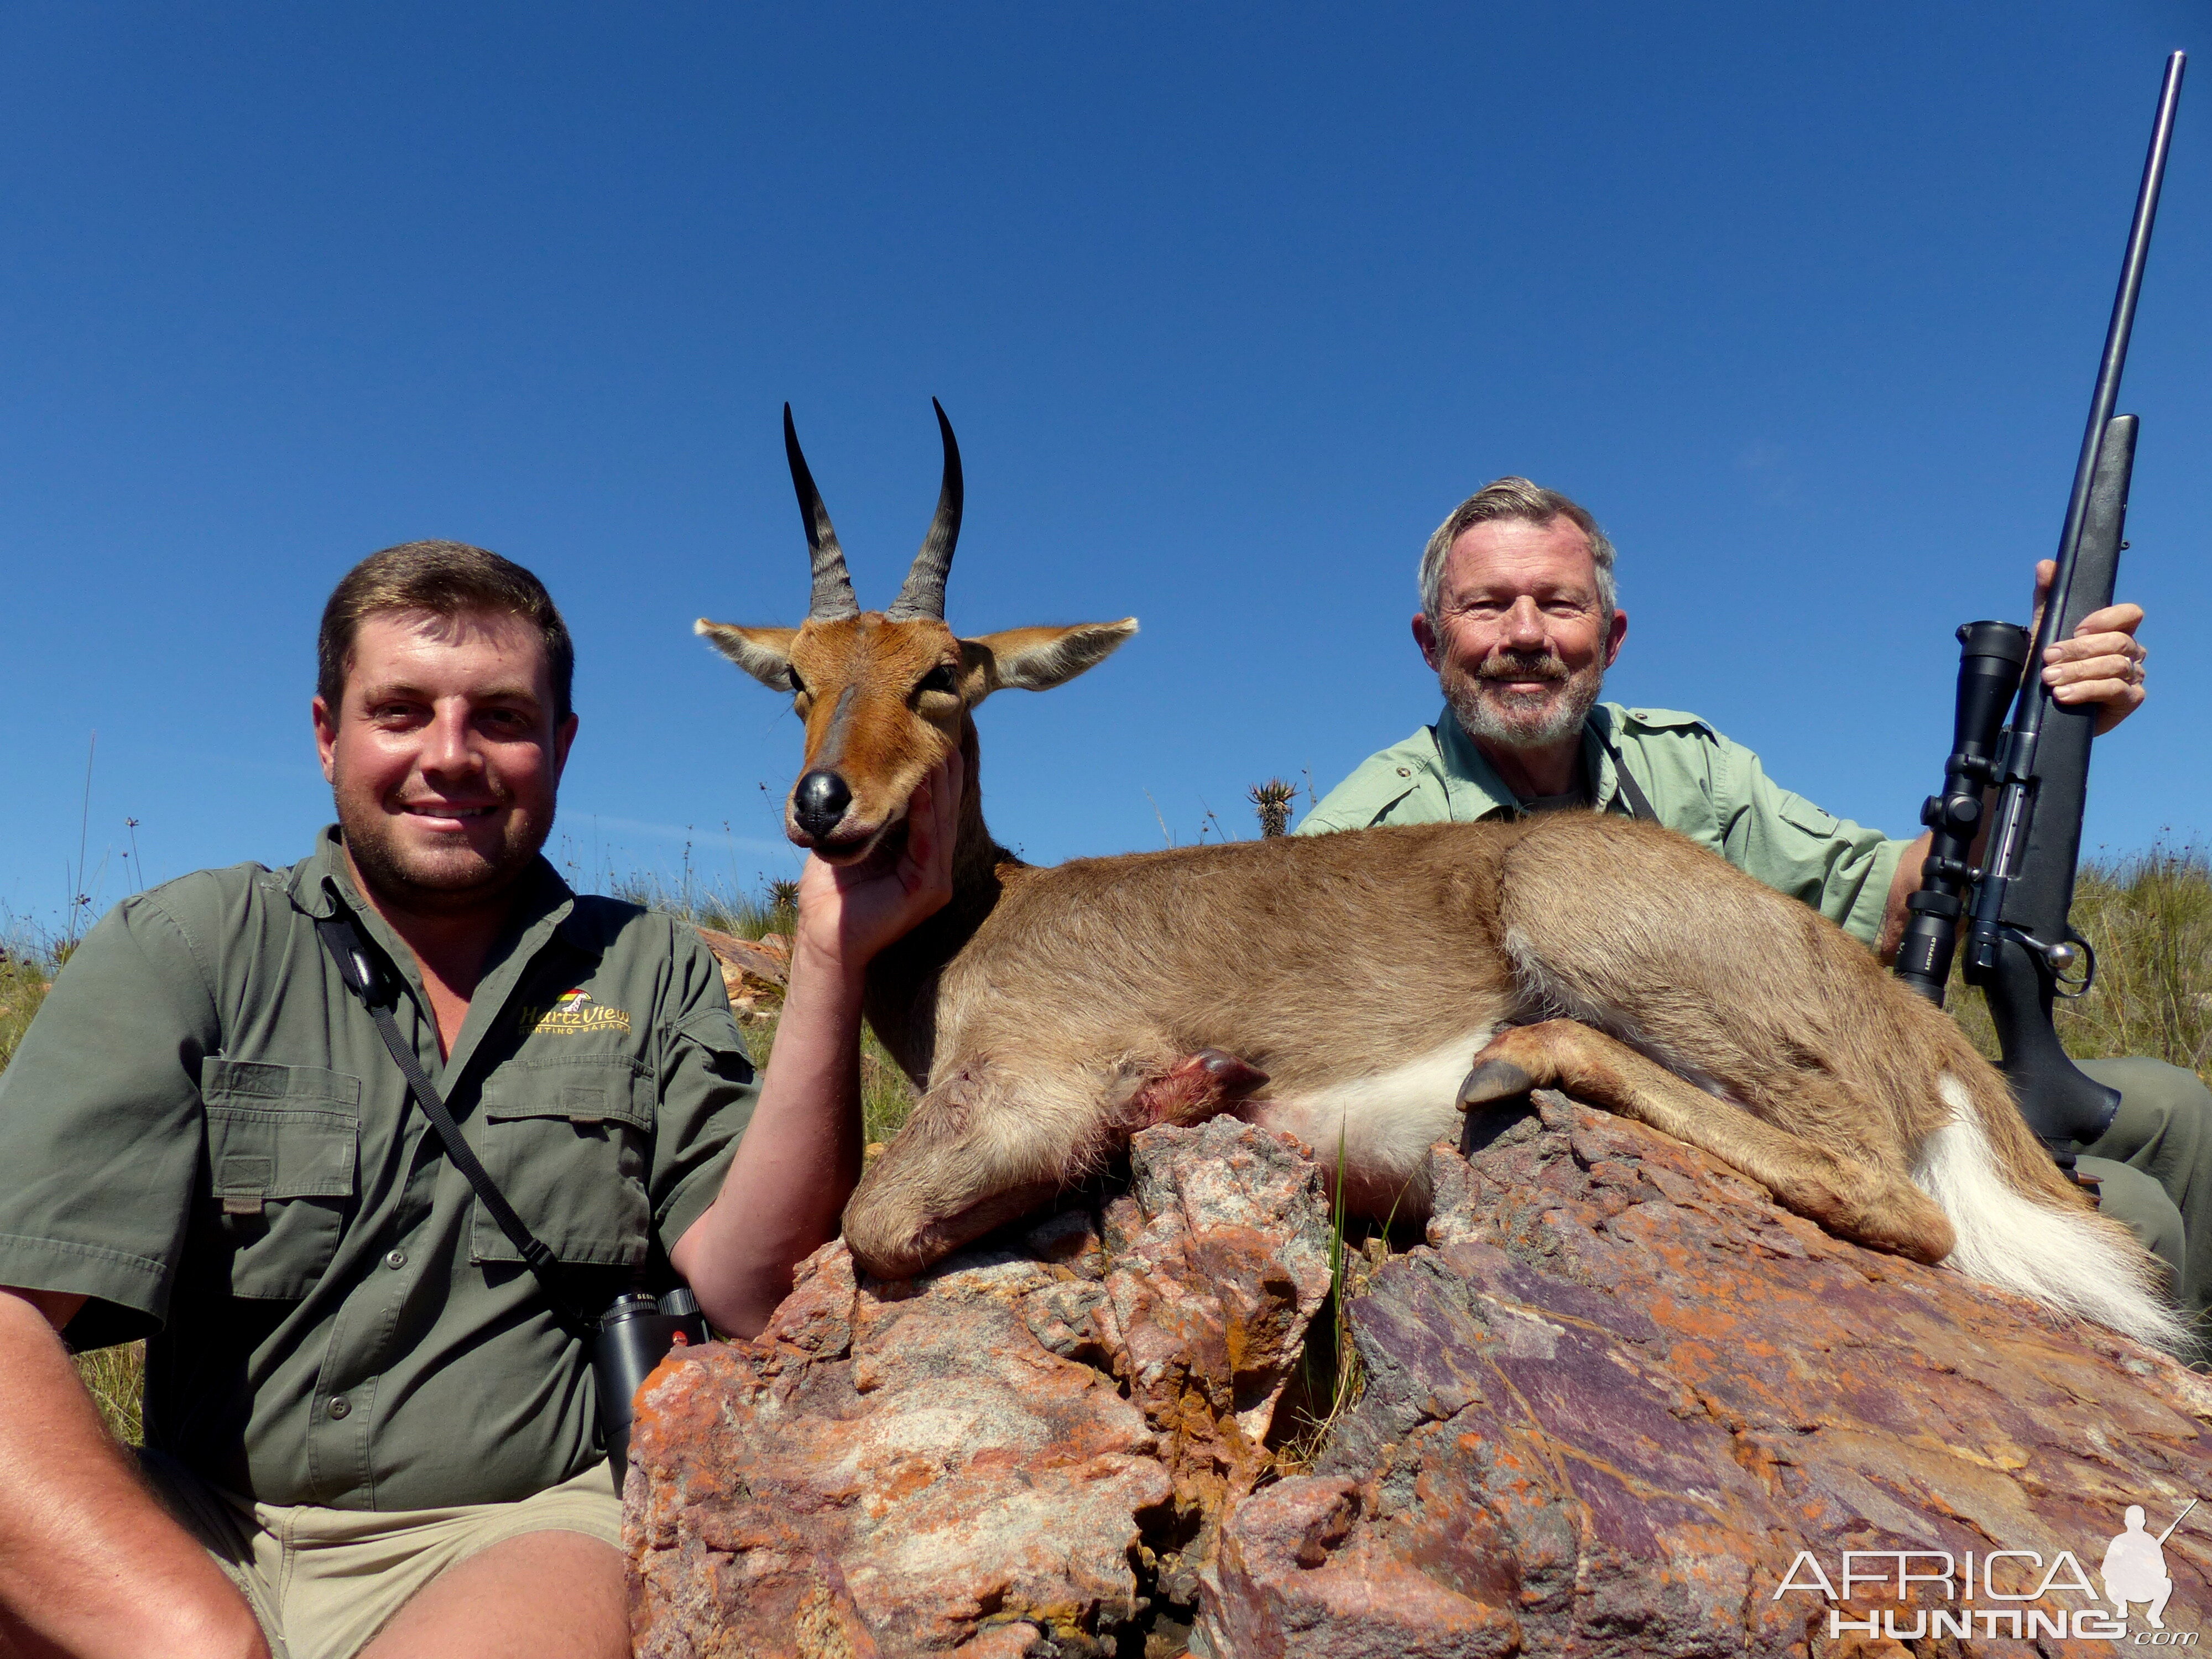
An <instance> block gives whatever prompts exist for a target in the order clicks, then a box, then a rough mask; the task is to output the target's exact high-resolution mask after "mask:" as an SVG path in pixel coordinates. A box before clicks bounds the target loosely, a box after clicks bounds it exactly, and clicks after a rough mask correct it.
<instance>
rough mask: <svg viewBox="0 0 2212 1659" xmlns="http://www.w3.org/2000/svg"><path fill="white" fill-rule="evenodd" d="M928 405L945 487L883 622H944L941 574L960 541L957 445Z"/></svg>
mask: <svg viewBox="0 0 2212 1659" xmlns="http://www.w3.org/2000/svg"><path fill="white" fill-rule="evenodd" d="M929 406H930V407H931V408H932V409H933V410H936V411H937V429H938V431H939V434H940V435H942V436H943V437H944V439H945V487H944V488H943V489H940V490H939V491H938V493H937V516H936V517H935V518H934V519H932V520H930V521H929V534H927V536H924V537H923V538H921V552H919V553H917V554H915V556H914V567H913V568H912V569H910V570H908V572H907V573H906V586H903V587H902V588H900V589H899V596H898V598H897V599H895V600H893V601H892V602H891V608H890V610H888V611H884V621H886V622H904V621H905V620H906V619H907V618H908V617H935V618H937V620H938V621H939V622H943V621H944V620H945V572H946V571H948V570H950V569H951V568H952V545H953V544H954V543H955V542H957V541H958V540H959V539H960V502H961V483H960V446H959V444H958V443H957V441H954V439H953V436H952V422H950V421H948V420H946V419H945V406H944V405H943V404H940V403H939V402H938V401H937V399H936V398H931V399H930V400H929Z"/></svg>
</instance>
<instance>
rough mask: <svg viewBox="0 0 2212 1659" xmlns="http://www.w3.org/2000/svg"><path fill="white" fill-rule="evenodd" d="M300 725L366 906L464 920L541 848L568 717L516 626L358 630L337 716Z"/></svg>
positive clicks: (320, 707)
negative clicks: (374, 902)
mask: <svg viewBox="0 0 2212 1659" xmlns="http://www.w3.org/2000/svg"><path fill="white" fill-rule="evenodd" d="M314 714H315V740H316V746H317V748H318V749H319V750H320V752H321V755H322V761H323V775H324V776H325V778H327V779H328V780H329V781H330V783H331V793H332V795H333V796H334V798H335V799H336V801H337V814H338V824H339V827H340V828H341V829H343V831H344V833H345V842H346V850H347V851H348V853H349V854H350V855H351V857H352V860H353V864H354V867H355V869H356V872H358V873H359V874H360V876H361V878H362V880H363V881H364V882H366V883H367V884H368V885H369V886H371V887H373V888H374V889H375V890H376V893H377V895H378V896H380V897H384V898H387V899H389V900H391V901H392V902H396V903H398V905H400V906H402V907H404V908H408V909H410V910H415V911H417V912H426V913H441V914H452V913H453V912H457V911H464V910H467V909H471V908H475V907H476V906H477V905H480V904H483V903H485V902H489V901H491V900H493V899H495V898H497V897H498V896H500V895H501V893H502V892H503V891H504V890H506V889H507V887H508V886H509V885H510V884H512V883H513V880H514V878H516V877H517V876H519V875H520V874H521V872H523V871H524V870H525V869H526V868H528V867H529V865H530V862H531V860H532V859H533V858H535V857H536V856H537V854H538V848H540V847H542V846H544V843H545V837H546V836H547V835H548V834H549V833H550V831H551V829H552V827H553V805H554V795H555V792H556V788H557V787H558V786H559V783H560V780H561V769H562V766H563V765H564V764H565V763H567V760H568V745H569V744H570V743H571V742H572V741H573V740H574V737H575V734H576V717H575V716H574V714H569V715H568V716H566V717H565V718H562V719H559V720H556V717H555V702H554V693H553V684H552V674H551V670H550V666H549V665H548V663H547V661H546V653H545V646H544V640H543V638H542V637H541V636H540V635H539V634H538V629H536V628H535V627H534V626H533V625H532V623H530V622H528V621H527V620H526V619H525V618H523V617H518V616H514V615H512V614H510V613H507V612H501V611H471V612H466V613H465V614H463V615H461V616H458V617H439V616H434V615H430V614H428V613H426V612H422V611H377V612H374V613H372V614H371V615H369V616H367V617H362V620H361V623H360V625H359V627H358V628H357V629H356V631H355V634H354V642H353V653H352V663H351V666H350V668H349V670H348V671H347V674H346V677H345V690H344V692H343V696H342V698H341V701H340V707H338V708H335V709H333V708H330V707H329V706H328V705H327V704H326V703H325V701H324V700H323V699H322V698H320V697H318V698H316V699H315V704H314Z"/></svg>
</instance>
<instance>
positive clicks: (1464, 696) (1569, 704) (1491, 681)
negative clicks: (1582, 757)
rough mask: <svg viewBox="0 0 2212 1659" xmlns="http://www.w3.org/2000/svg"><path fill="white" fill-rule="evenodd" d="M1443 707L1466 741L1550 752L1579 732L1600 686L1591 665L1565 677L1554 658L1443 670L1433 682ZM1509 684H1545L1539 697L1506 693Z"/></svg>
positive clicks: (1599, 668)
mask: <svg viewBox="0 0 2212 1659" xmlns="http://www.w3.org/2000/svg"><path fill="white" fill-rule="evenodd" d="M1437 678H1439V679H1440V680H1442V682H1443V693H1444V701H1445V702H1448V703H1449V704H1450V705H1451V711H1452V714H1453V716H1454V718H1455V719H1456V720H1458V721H1459V723H1460V726H1461V728H1462V730H1464V731H1465V732H1466V733H1467V734H1468V736H1469V737H1470V738H1477V739H1479V740H1480V741H1483V742H1486V743H1492V744H1497V745H1498V747H1499V748H1502V749H1550V748H1553V747H1555V746H1556V745H1558V744H1560V743H1563V742H1565V740H1567V739H1568V738H1571V737H1573V736H1574V735H1575V734H1576V733H1577V732H1580V731H1581V730H1582V729H1583V721H1584V720H1588V719H1589V711H1590V710H1591V709H1592V708H1595V707H1596V706H1597V698H1598V693H1599V692H1600V691H1601V690H1603V689H1604V686H1605V669H1604V667H1603V665H1601V664H1597V663H1593V664H1591V665H1589V667H1587V668H1585V669H1583V670H1582V671H1580V672H1578V673H1573V674H1570V673H1569V672H1568V671H1567V666H1566V665H1565V663H1564V662H1562V661H1561V660H1560V659H1559V658H1558V657H1556V656H1552V655H1549V654H1547V655H1544V656H1541V657H1510V656H1509V657H1498V658H1493V659H1491V660H1490V661H1488V662H1486V663H1484V664H1483V665H1482V667H1481V668H1480V669H1479V670H1477V671H1475V672H1474V673H1468V672H1466V671H1463V670H1460V669H1457V668H1455V667H1453V666H1451V665H1446V667H1445V669H1444V671H1443V673H1442V674H1440V675H1439V676H1438V677H1437ZM1512 679H1541V680H1545V681H1547V682H1549V684H1547V685H1546V686H1545V688H1544V689H1543V690H1541V691H1512V690H1507V689H1506V686H1505V684H1504V683H1505V682H1506V681H1508V680H1512Z"/></svg>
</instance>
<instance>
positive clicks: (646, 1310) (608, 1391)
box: [592, 1285, 707, 1498]
mask: <svg viewBox="0 0 2212 1659" xmlns="http://www.w3.org/2000/svg"><path fill="white" fill-rule="evenodd" d="M706 1340H707V1320H706V1316H704V1315H703V1314H702V1313H701V1312H700V1311H699V1298H698V1297H696V1296H694V1295H692V1294H691V1292H690V1291H689V1290H687V1289H686V1288H684V1286H683V1285H678V1286H677V1287H676V1288H675V1289H674V1290H672V1291H669V1292H668V1293H667V1294H666V1295H665V1296H661V1297H655V1296H654V1295H653V1293H652V1292H651V1291H624V1292H623V1294H622V1295H620V1296H618V1297H616V1298H615V1299H614V1301H613V1303H612V1304H611V1305H610V1306H609V1307H608V1309H607V1310H606V1312H605V1313H604V1314H602V1315H601V1316H599V1334H598V1335H597V1336H595V1337H594V1338H593V1339H592V1376H593V1377H594V1378H595V1379H596V1380H597V1382H598V1383H599V1438H600V1440H601V1441H602V1442H604V1443H605V1446H606V1449H607V1468H608V1471H609V1473H611V1474H612V1475H613V1476H614V1480H615V1495H616V1496H617V1498H619V1497H620V1496H621V1495H622V1489H623V1480H625V1479H626V1478H627V1477H628V1475H629V1425H630V1418H631V1416H632V1414H633V1413H635V1409H636V1405H637V1391H638V1389H639V1388H640V1387H641V1386H642V1385H643V1383H644V1382H645V1379H646V1378H647V1376H651V1375H652V1373H653V1367H654V1366H655V1365H658V1364H659V1363H660V1362H661V1360H662V1359H663V1358H665V1357H666V1356H667V1353H668V1351H669V1350H670V1349H671V1348H673V1347H677V1346H680V1345H689V1346H694V1347H696V1346H698V1345H699V1344H701V1343H702V1342H704V1341H706Z"/></svg>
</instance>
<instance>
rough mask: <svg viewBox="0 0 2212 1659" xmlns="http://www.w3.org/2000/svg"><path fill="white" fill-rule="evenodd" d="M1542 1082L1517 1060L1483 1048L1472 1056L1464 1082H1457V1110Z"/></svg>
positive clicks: (1485, 1103) (1504, 1097) (1521, 1092)
mask: <svg viewBox="0 0 2212 1659" xmlns="http://www.w3.org/2000/svg"><path fill="white" fill-rule="evenodd" d="M1495 1046H1496V1045H1495V1044H1493V1045H1492V1047H1495ZM1541 1081H1542V1079H1540V1078H1538V1077H1536V1076H1534V1074H1533V1073H1530V1072H1529V1071H1528V1068H1527V1067H1526V1066H1522V1064H1521V1063H1520V1062H1519V1061H1517V1060H1510V1059H1508V1058H1507V1057H1506V1056H1505V1055H1504V1054H1490V1053H1488V1052H1487V1051H1486V1052H1485V1053H1483V1054H1478V1055H1476V1056H1475V1060H1474V1070H1473V1071H1471V1072H1469V1073H1468V1074H1467V1081H1466V1082H1464V1083H1462V1084H1461V1085H1459V1109H1460V1110H1462V1112H1464V1111H1467V1110H1469V1109H1472V1108H1474V1107H1477V1106H1488V1105H1490V1104H1492V1103H1494V1102H1497V1101H1500V1100H1510V1099H1512V1098H1513V1097H1514V1096H1516V1095H1525V1094H1527V1093H1528V1091H1529V1090H1531V1089H1534V1088H1535V1087H1537V1086H1538V1085H1539V1084H1540V1083H1541Z"/></svg>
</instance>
